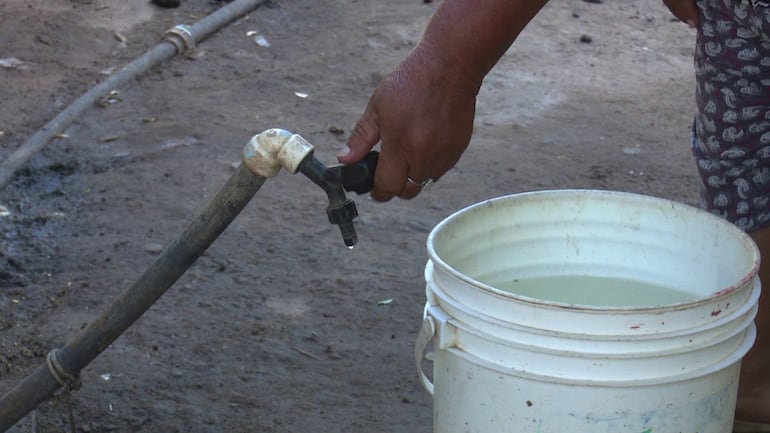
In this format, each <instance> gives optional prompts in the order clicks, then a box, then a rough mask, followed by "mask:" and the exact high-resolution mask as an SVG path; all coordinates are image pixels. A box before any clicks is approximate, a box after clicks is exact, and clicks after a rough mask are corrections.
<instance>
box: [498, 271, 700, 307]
mask: <svg viewBox="0 0 770 433" xmlns="http://www.w3.org/2000/svg"><path fill="white" fill-rule="evenodd" d="M494 287H496V288H498V289H500V290H504V291H506V292H510V293H513V294H514V295H519V296H527V297H530V298H534V299H540V300H544V301H553V302H562V303H565V304H575V305H593V306H597V307H643V306H653V305H669V304H678V303H680V302H686V301H690V300H693V299H695V298H696V296H695V295H693V294H692V293H688V292H686V291H683V290H677V289H672V288H670V287H665V286H662V285H656V284H651V283H648V282H644V281H638V280H631V279H624V278H615V277H599V276H591V275H580V276H577V275H573V276H570V275H553V276H545V277H535V278H516V279H512V280H509V281H506V282H502V283H497V284H494Z"/></svg>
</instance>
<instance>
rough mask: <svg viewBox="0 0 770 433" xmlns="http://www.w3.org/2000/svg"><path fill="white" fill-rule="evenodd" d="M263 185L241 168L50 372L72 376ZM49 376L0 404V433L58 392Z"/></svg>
mask: <svg viewBox="0 0 770 433" xmlns="http://www.w3.org/2000/svg"><path fill="white" fill-rule="evenodd" d="M265 179H266V178H265V177H262V176H258V175H256V174H254V173H252V172H251V171H249V169H248V168H247V167H246V166H245V165H243V164H242V165H241V166H240V167H239V169H238V171H237V172H236V173H235V174H234V175H233V176H232V177H231V178H230V180H228V182H227V183H226V184H225V185H224V186H223V187H222V189H221V190H220V191H219V192H218V193H217V195H216V196H215V197H214V198H213V199H212V200H211V201H210V202H209V204H208V205H207V206H206V208H205V209H204V210H203V211H202V212H201V214H200V215H198V217H196V219H194V220H193V221H192V222H191V223H190V225H189V226H188V227H187V229H186V230H185V231H184V232H183V233H182V234H181V235H180V236H179V237H178V238H177V239H176V240H175V241H173V242H172V243H171V244H170V245H169V246H168V247H167V248H166V249H165V250H164V251H163V252H162V253H161V255H160V256H159V257H158V258H157V259H156V260H155V262H154V263H153V264H152V265H151V266H150V267H149V268H148V269H147V270H146V271H145V272H144V274H142V276H140V277H139V279H138V280H136V281H135V282H134V284H132V285H131V286H130V287H129V288H127V289H126V290H124V291H123V292H122V293H121V294H120V295H119V296H118V298H117V299H115V300H114V301H113V302H112V303H111V304H110V305H109V307H107V310H106V311H105V312H104V313H103V314H102V315H101V317H99V318H98V319H97V320H95V321H93V322H92V323H91V324H90V325H89V326H88V327H86V328H85V329H84V330H82V331H81V332H80V333H79V334H78V335H77V336H76V337H75V338H74V339H73V340H72V341H70V342H69V343H67V344H66V345H65V346H64V347H62V348H61V349H59V350H58V351H57V352H54V353H53V354H52V355H53V359H54V360H55V361H58V364H59V365H58V366H56V367H57V368H56V369H54V370H59V371H62V372H64V373H65V374H64V376H65V377H71V376H77V375H78V374H79V373H80V371H81V370H82V369H83V368H85V366H86V365H88V364H89V363H90V362H91V361H93V360H94V358H96V357H97V356H98V355H99V354H100V353H101V352H102V351H104V350H105V349H106V348H107V347H109V345H110V344H112V342H113V341H115V339H117V338H118V337H119V336H120V334H122V333H123V332H124V331H125V330H126V329H128V327H129V326H131V324H133V323H134V322H135V321H136V320H137V319H138V318H139V317H140V316H141V315H142V314H143V313H144V312H145V311H147V309H149V308H150V307H151V306H152V304H153V303H154V302H155V301H156V300H157V299H158V298H160V297H161V295H163V293H165V292H166V290H167V289H168V288H169V287H171V285H172V284H173V283H174V282H175V281H176V280H177V279H178V278H179V277H180V276H181V275H182V274H183V273H184V272H185V271H186V270H187V268H189V267H190V266H191V265H192V264H193V262H195V260H196V259H197V258H198V257H199V256H200V255H201V254H203V252H204V251H205V250H206V248H208V247H209V245H211V244H212V243H213V242H214V240H216V238H217V237H218V236H219V235H220V234H222V232H223V231H224V230H225V228H227V226H228V225H229V224H230V223H231V222H232V221H233V219H235V217H236V216H237V215H238V214H239V213H240V212H241V210H242V209H243V208H244V206H246V204H247V203H248V202H249V200H250V199H251V198H252V197H253V196H254V194H256V192H257V191H258V190H259V188H260V187H261V186H262V184H263V183H264V182H265ZM50 358H51V355H49V359H50ZM51 370H52V368H51V366H50V365H48V363H46V364H43V365H41V366H40V367H38V368H37V369H36V370H35V371H34V372H33V373H32V374H31V375H30V376H28V377H27V378H26V379H25V380H23V381H22V382H21V383H19V384H18V385H16V386H15V387H14V388H13V389H12V390H10V391H9V392H8V393H7V394H5V396H3V398H2V399H0V432H5V431H6V430H8V429H9V428H11V427H12V426H13V425H14V424H16V423H17V422H18V421H19V420H21V419H22V418H23V417H24V416H26V415H27V414H28V413H29V412H30V411H32V410H33V409H35V408H36V407H37V406H38V405H39V404H40V403H42V402H43V401H45V400H46V399H48V398H49V397H50V396H51V395H53V393H54V392H56V390H58V389H59V388H60V387H61V386H62V384H61V383H60V381H61V380H62V378H61V377H57V376H59V375H58V374H57V373H56V372H53V373H52V371H51ZM54 374H57V376H54Z"/></svg>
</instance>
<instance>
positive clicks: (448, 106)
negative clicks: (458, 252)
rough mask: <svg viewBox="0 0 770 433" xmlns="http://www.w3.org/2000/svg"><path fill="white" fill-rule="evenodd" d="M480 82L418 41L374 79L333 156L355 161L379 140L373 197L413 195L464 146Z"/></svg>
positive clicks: (435, 177) (452, 162)
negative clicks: (396, 63)
mask: <svg viewBox="0 0 770 433" xmlns="http://www.w3.org/2000/svg"><path fill="white" fill-rule="evenodd" d="M480 85H481V83H480V82H479V81H478V80H476V79H474V78H472V77H471V75H470V74H467V73H466V72H465V71H463V70H462V68H460V67H458V66H457V65H453V64H452V62H450V61H448V60H447V59H444V58H442V53H441V50H440V49H438V48H436V47H431V46H429V44H428V43H422V44H421V45H420V46H418V47H417V48H416V49H415V50H414V51H413V52H412V53H410V54H409V56H407V57H406V59H404V61H403V62H402V63H401V64H400V65H399V66H398V67H397V68H396V69H395V70H394V71H393V72H391V73H390V74H389V75H388V76H387V77H385V79H383V81H382V82H381V83H380V84H379V86H378V87H377V89H376V90H375V91H374V93H373V94H372V96H371V98H370V100H369V104H368V106H367V108H366V111H365V112H364V113H363V115H362V116H361V118H360V119H359V120H358V122H357V123H356V126H355V129H354V130H353V133H352V134H351V137H350V139H349V140H348V143H347V146H346V148H345V149H343V150H342V152H340V154H339V155H338V160H339V161H340V162H341V163H343V164H351V163H354V162H356V161H359V160H361V159H362V158H363V157H364V156H365V155H366V154H367V153H368V152H369V151H370V150H371V149H372V148H373V147H374V146H375V145H377V143H381V149H380V158H379V163H378V165H377V171H376V173H375V179H374V188H373V189H372V192H371V195H372V198H373V199H375V200H377V201H388V200H390V199H391V198H393V197H401V198H404V199H410V198H414V197H415V196H417V194H419V193H420V190H421V189H422V188H421V186H420V185H419V183H421V182H424V181H426V180H427V179H432V180H433V181H437V180H438V179H439V178H441V176H442V175H443V174H444V173H446V172H447V171H449V169H451V168H452V167H454V165H455V164H456V163H457V161H458V160H459V159H460V156H461V155H462V153H463V152H464V151H465V149H466V148H467V147H468V143H469V142H470V138H471V133H472V132H473V118H474V114H475V109H476V94H477V92H478V89H479V87H480ZM407 178H409V179H411V180H412V181H413V182H410V181H408V180H407Z"/></svg>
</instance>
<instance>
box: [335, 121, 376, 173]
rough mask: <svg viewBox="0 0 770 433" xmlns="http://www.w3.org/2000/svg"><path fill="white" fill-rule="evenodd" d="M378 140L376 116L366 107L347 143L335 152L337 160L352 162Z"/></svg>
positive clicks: (358, 159) (361, 156)
mask: <svg viewBox="0 0 770 433" xmlns="http://www.w3.org/2000/svg"><path fill="white" fill-rule="evenodd" d="M379 141H380V124H379V119H378V118H377V116H376V115H375V114H374V113H373V112H372V110H370V109H368V108H367V110H366V111H365V112H364V114H363V115H362V116H361V118H360V119H358V122H356V126H355V128H353V132H352V133H351V134H350V138H348V143H347V144H346V145H345V147H343V148H342V149H341V150H340V152H339V153H338V154H337V161H339V162H341V163H342V164H353V163H356V162H358V161H360V160H362V159H363V158H364V157H365V156H366V155H367V154H368V153H369V151H370V150H372V148H373V147H374V146H375V145H376V144H377V143H378V142H379Z"/></svg>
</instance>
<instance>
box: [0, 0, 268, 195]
mask: <svg viewBox="0 0 770 433" xmlns="http://www.w3.org/2000/svg"><path fill="white" fill-rule="evenodd" d="M266 3H269V0H236V1H234V2H232V3H230V4H228V5H227V6H224V7H222V8H220V9H217V11H216V12H214V13H212V14H210V15H208V16H207V17H205V18H203V19H201V20H200V21H198V22H196V23H195V24H193V25H192V26H190V27H189V31H190V35H191V36H192V38H193V39H194V41H195V43H198V42H201V41H203V40H204V39H206V38H208V37H209V36H211V35H212V34H214V33H216V32H217V31H218V30H220V29H221V28H222V27H224V26H226V25H228V24H230V23H231V22H233V21H235V20H236V19H238V18H239V17H241V16H243V15H245V14H247V13H248V12H250V11H252V10H254V9H256V8H257V7H259V6H261V5H263V4H266ZM177 53H178V50H177V48H176V46H175V45H174V44H173V43H171V42H170V41H169V40H163V41H161V42H160V43H159V44H158V45H156V46H155V47H154V48H152V49H150V50H149V51H147V52H146V53H144V54H143V55H142V56H140V57H137V58H136V59H134V60H133V61H132V62H131V63H129V64H127V65H126V66H124V67H122V68H121V69H119V70H118V71H116V72H115V73H113V74H112V75H110V76H109V77H108V78H107V79H106V80H105V81H103V82H101V83H99V84H98V85H96V86H95V87H93V88H92V89H91V90H89V91H88V92H86V93H84V94H83V95H82V96H81V97H79V98H78V99H76V100H75V102H73V103H72V104H70V105H69V106H68V107H67V108H66V109H65V110H64V111H62V112H61V113H59V114H58V115H57V116H56V117H54V118H53V119H52V120H51V121H49V122H48V123H47V124H45V126H43V127H42V128H41V129H40V130H38V131H37V132H36V133H35V134H33V135H32V137H30V138H29V139H28V140H27V141H26V142H25V143H24V144H23V145H22V146H21V147H19V148H18V149H16V151H15V152H14V153H12V154H11V155H10V156H9V157H8V158H6V159H5V161H3V162H2V164H0V191H3V190H4V189H5V188H6V187H7V186H8V184H9V183H10V182H11V180H12V179H13V176H14V175H15V174H16V172H17V171H18V170H19V169H20V168H21V167H22V166H24V165H25V164H26V163H27V162H28V161H29V160H30V159H32V157H33V156H34V155H35V153H37V152H39V151H40V150H41V149H43V148H44V147H45V146H46V145H47V144H48V143H49V142H50V141H51V139H52V138H53V137H54V136H55V135H56V134H59V133H61V132H63V131H64V130H65V129H66V128H67V127H68V126H69V125H71V124H72V122H74V121H75V119H77V118H78V117H80V115H81V114H83V112H85V111H86V110H87V109H89V108H91V107H93V105H94V103H96V101H97V100H99V98H101V97H104V96H106V95H108V94H109V93H110V92H111V91H113V90H115V89H117V88H120V87H121V86H123V85H124V84H126V83H127V82H129V81H131V80H134V79H135V78H136V77H138V76H139V75H141V74H143V73H145V72H147V71H148V70H149V69H150V68H152V67H154V66H156V65H158V64H159V63H162V62H164V61H165V60H168V59H169V58H171V57H174V56H175V55H176V54H177Z"/></svg>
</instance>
